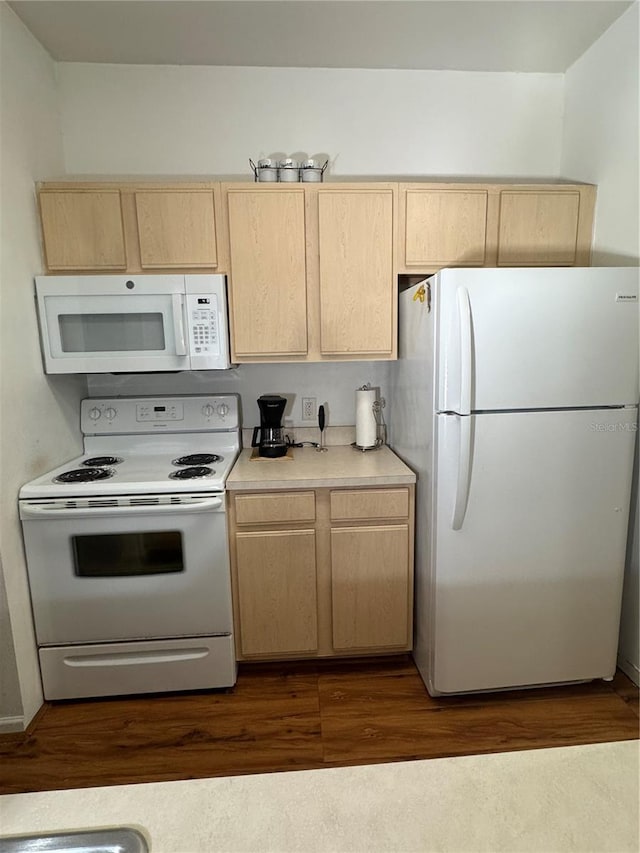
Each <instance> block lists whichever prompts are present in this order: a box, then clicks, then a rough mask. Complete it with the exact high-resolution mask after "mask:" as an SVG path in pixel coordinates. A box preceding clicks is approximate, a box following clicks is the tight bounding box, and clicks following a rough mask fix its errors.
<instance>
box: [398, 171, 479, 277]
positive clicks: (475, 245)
mask: <svg viewBox="0 0 640 853" xmlns="http://www.w3.org/2000/svg"><path fill="white" fill-rule="evenodd" d="M488 199H489V194H488V192H487V191H486V190H470V189H460V190H449V189H446V190H445V189H442V190H435V189H428V190H427V189H413V188H411V189H409V188H407V189H406V190H403V192H402V201H403V202H404V223H405V227H404V266H405V267H415V268H416V270H417V269H424V270H431V269H436V268H439V267H444V266H452V265H455V266H482V265H483V264H484V263H485V257H486V242H487V208H488Z"/></svg>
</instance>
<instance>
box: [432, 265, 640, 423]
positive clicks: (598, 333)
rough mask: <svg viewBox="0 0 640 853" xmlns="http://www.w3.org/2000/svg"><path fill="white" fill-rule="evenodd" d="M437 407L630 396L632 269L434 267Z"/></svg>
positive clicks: (601, 401)
mask: <svg viewBox="0 0 640 853" xmlns="http://www.w3.org/2000/svg"><path fill="white" fill-rule="evenodd" d="M432 290H433V293H434V304H435V310H436V324H437V331H436V336H437V342H436V343H437V345H436V352H437V353H438V355H437V370H438V383H437V403H436V409H437V410H438V411H442V412H458V413H460V414H467V413H468V412H470V411H498V410H504V409H539V408H575V407H581V406H583V407H584V406H587V407H592V406H615V405H628V404H631V405H632V404H635V403H637V400H638V270H637V269H636V268H633V267H622V268H607V267H599V268H598V267H589V268H572V269H560V268H547V269H481V270H462V269H451V270H443V271H442V272H440V273H439V274H438V276H437V277H436V281H435V283H434V285H433V287H432Z"/></svg>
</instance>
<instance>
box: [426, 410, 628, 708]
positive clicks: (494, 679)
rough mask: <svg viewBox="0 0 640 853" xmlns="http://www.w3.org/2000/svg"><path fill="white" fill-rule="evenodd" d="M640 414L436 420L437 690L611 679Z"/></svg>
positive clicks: (432, 674)
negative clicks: (634, 452) (639, 416)
mask: <svg viewBox="0 0 640 853" xmlns="http://www.w3.org/2000/svg"><path fill="white" fill-rule="evenodd" d="M636 416H637V412H636V410H633V409H623V410H618V411H613V410H610V411H606V410H595V411H578V412H536V413H531V412H526V413H499V414H483V415H476V416H473V415H472V416H470V417H460V416H457V415H438V416H437V417H436V443H437V448H436V454H437V455H436V458H437V466H436V495H435V510H434V511H435V519H434V521H435V529H436V535H435V539H434V542H433V543H432V548H433V551H432V578H431V581H432V583H431V590H432V598H431V601H430V607H428V608H426V609H425V612H423V613H421V614H420V613H419V614H417V615H416V620H418V619H421V618H422V619H429V621H430V630H431V637H432V644H431V662H430V666H429V672H427V673H426V677H427V686H428V687H429V688H430V690H431V691H432V692H434V693H457V692H466V691H475V690H492V689H498V688H505V687H514V686H518V685H534V684H547V683H555V682H564V681H578V680H587V679H593V678H605V677H609V676H612V675H613V674H614V672H615V666H616V649H617V642H618V624H619V618H620V602H621V595H622V578H623V571H624V558H625V545H626V535H627V524H628V519H629V496H630V488H631V469H632V462H633V449H634V438H635V429H636V427H635V423H636ZM467 427H468V428H467ZM423 675H425V673H423Z"/></svg>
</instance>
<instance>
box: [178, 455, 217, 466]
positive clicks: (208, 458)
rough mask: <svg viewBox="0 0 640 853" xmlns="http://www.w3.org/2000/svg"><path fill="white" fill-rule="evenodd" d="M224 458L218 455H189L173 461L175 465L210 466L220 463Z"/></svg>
mask: <svg viewBox="0 0 640 853" xmlns="http://www.w3.org/2000/svg"><path fill="white" fill-rule="evenodd" d="M221 460H222V456H218V455H217V454H216V453H189V454H188V455H187V456H180V457H179V458H178V459H174V460H173V463H172V464H173V465H210V464H211V463H212V462H220V461H221Z"/></svg>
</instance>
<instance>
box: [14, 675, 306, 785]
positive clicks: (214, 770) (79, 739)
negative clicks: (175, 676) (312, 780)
mask: <svg viewBox="0 0 640 853" xmlns="http://www.w3.org/2000/svg"><path fill="white" fill-rule="evenodd" d="M0 755H1V756H2V767H1V769H0V787H1V790H2V792H3V793H15V792H21V791H25V790H51V789H57V788H67V787H86V786H92V785H111V784H125V783H134V782H148V781H154V780H155V781H168V780H175V779H191V778H202V777H208V776H219V775H234V774H237V773H253V772H267V771H271V770H285V769H286V770H291V769H295V768H296V767H304V768H307V767H310V766H319V765H320V764H321V763H322V744H321V740H320V725H319V708H318V693H317V678H316V676H315V675H311V676H297V677H295V676H294V677H290V676H287V677H284V678H283V677H280V676H272V677H270V678H265V677H263V676H259V677H256V678H254V679H244V680H243V683H240V682H239V684H238V687H237V689H236V690H235V691H234V692H233V693H228V694H225V693H217V694H211V693H210V694H183V695H173V696H155V697H153V698H148V697H147V698H140V697H137V698H128V699H118V700H99V701H95V702H70V703H56V704H55V705H52V706H51V707H50V708H49V709H48V713H47V714H45V715H44V716H43V718H42V720H41V722H40V724H39V725H38V726H37V728H36V730H35V731H34V732H32V733H31V734H30V735H29V736H28V737H27V738H26V739H25V741H24V742H23V743H22V744H21V745H19V746H16V745H15V744H14V746H13V748H5V749H4V750H2V749H1V748H0Z"/></svg>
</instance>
